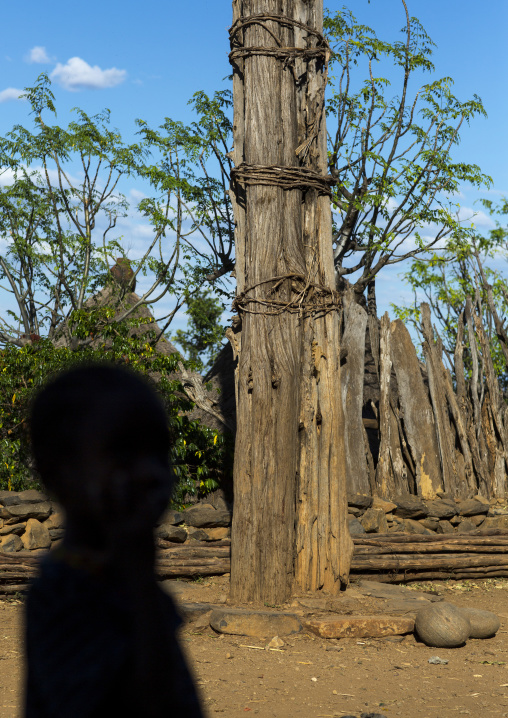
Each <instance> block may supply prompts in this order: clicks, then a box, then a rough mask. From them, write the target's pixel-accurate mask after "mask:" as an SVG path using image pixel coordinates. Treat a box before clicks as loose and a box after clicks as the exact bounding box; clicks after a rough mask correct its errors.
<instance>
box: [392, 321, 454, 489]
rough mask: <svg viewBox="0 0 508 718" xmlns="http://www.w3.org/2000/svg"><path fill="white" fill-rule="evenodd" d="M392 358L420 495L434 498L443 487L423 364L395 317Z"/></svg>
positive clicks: (404, 328) (402, 326) (401, 324)
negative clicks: (421, 364)
mask: <svg viewBox="0 0 508 718" xmlns="http://www.w3.org/2000/svg"><path fill="white" fill-rule="evenodd" d="M390 332H391V349H392V361H393V365H394V368H395V374H396V376H397V382H398V387H399V400H400V405H401V408H402V411H403V416H404V428H405V431H406V434H407V437H408V442H409V446H410V449H411V454H412V456H413V459H414V463H415V470H416V484H417V491H418V495H419V496H422V497H423V498H434V497H435V496H436V491H438V490H440V489H442V488H443V480H442V473H441V466H440V462H439V458H438V457H439V446H438V442H437V436H436V428H435V423H434V415H433V411H432V407H431V405H430V401H429V397H428V394H427V390H426V389H425V385H424V383H423V379H422V375H421V371H420V365H419V362H418V357H417V356H416V351H415V348H414V346H413V342H412V340H411V337H410V335H409V332H408V330H407V328H406V327H405V326H404V324H403V323H402V322H401V321H400V319H396V320H395V321H394V322H392V324H391V326H390Z"/></svg>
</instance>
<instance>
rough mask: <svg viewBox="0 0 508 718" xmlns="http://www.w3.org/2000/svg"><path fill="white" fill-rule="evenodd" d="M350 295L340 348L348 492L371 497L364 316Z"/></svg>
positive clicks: (345, 311) (346, 297)
mask: <svg viewBox="0 0 508 718" xmlns="http://www.w3.org/2000/svg"><path fill="white" fill-rule="evenodd" d="M351 295H352V292H351V293H348V294H347V295H346V296H345V297H344V305H345V306H344V327H345V329H344V333H343V335H342V346H343V348H344V349H345V350H346V351H347V354H346V361H345V364H344V366H343V367H342V376H341V380H342V381H341V385H340V388H341V393H342V406H343V409H344V414H345V416H347V422H346V427H345V449H346V471H347V482H346V483H347V490H348V491H350V492H351V493H353V494H370V493H371V491H372V488H371V485H370V482H369V475H368V467H367V462H366V460H365V446H364V442H363V441H362V437H363V422H362V407H363V382H364V374H365V332H366V329H367V312H366V311H365V309H364V308H363V307H361V306H360V305H359V304H356V303H355V301H354V299H353V296H351Z"/></svg>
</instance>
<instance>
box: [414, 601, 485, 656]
mask: <svg viewBox="0 0 508 718" xmlns="http://www.w3.org/2000/svg"><path fill="white" fill-rule="evenodd" d="M415 630H416V633H417V635H418V637H419V638H420V639H421V640H422V641H423V642H424V643H426V644H427V646H434V647H436V648H457V647H458V646H463V645H464V643H465V642H466V641H467V639H468V638H469V636H470V634H471V624H470V622H469V619H468V618H467V617H466V616H465V615H464V613H463V612H462V611H461V609H460V608H457V606H454V605H452V604H451V603H446V601H443V602H442V603H433V604H432V605H430V606H426V607H425V608H421V609H420V610H419V611H418V613H417V614H416V621H415Z"/></svg>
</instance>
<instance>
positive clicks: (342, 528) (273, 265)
mask: <svg viewBox="0 0 508 718" xmlns="http://www.w3.org/2000/svg"><path fill="white" fill-rule="evenodd" d="M322 28H323V3H322V0H234V1H233V25H232V28H231V49H232V51H231V55H230V58H231V63H232V65H233V71H234V80H233V94H234V152H233V159H234V163H235V169H234V171H233V176H232V196H233V201H234V208H235V221H236V276H237V281H238V289H237V298H236V302H235V305H236V309H237V311H238V315H239V320H238V322H237V324H236V331H235V333H234V335H233V336H231V338H232V343H233V348H234V351H235V353H236V354H237V355H238V367H237V374H236V378H237V387H236V388H237V394H236V396H237V437H236V447H235V468H234V516H233V527H232V555H231V595H232V598H233V600H235V601H260V602H265V603H272V604H275V603H277V604H278V603H281V602H282V601H285V600H287V598H289V596H290V595H291V592H292V590H293V589H294V588H295V587H299V588H302V589H306V590H317V589H322V588H324V589H327V590H328V591H337V590H339V589H340V588H341V587H345V585H346V584H347V581H348V575H349V566H350V560H351V554H352V541H351V538H350V536H349V532H348V529H347V522H346V514H347V501H346V476H345V461H344V448H343V447H344V417H343V413H342V405H341V399H340V389H339V386H340V384H339V372H340V361H339V354H340V351H339V350H340V348H339V316H340V305H339V298H338V295H337V293H336V291H335V279H334V270H333V257H332V237H331V232H332V228H331V210H330V197H329V195H330V186H331V182H332V180H331V178H330V177H329V176H327V153H326V129H325V117H324V90H325V84H326V70H327V62H328V53H329V50H328V45H327V43H326V42H325V40H324V38H323V36H322Z"/></svg>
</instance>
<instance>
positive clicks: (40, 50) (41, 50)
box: [25, 45, 51, 64]
mask: <svg viewBox="0 0 508 718" xmlns="http://www.w3.org/2000/svg"><path fill="white" fill-rule="evenodd" d="M25 62H30V63H33V62H38V63H41V64H46V63H48V62H51V59H50V58H49V57H48V53H47V52H46V48H45V47H42V45H36V46H35V47H32V49H31V50H30V52H28V54H27V55H25Z"/></svg>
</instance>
